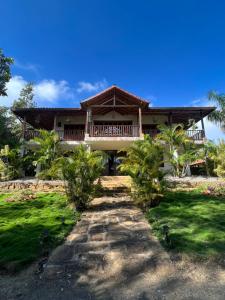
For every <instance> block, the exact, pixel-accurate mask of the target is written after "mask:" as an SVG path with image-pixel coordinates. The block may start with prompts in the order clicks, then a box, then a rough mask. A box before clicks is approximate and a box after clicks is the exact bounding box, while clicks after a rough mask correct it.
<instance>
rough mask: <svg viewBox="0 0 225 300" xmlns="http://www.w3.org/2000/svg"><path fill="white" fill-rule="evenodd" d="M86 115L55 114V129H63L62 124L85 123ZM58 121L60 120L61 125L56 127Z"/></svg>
mask: <svg viewBox="0 0 225 300" xmlns="http://www.w3.org/2000/svg"><path fill="white" fill-rule="evenodd" d="M85 121H86V116H56V128H55V129H56V130H63V129H64V125H69V124H85ZM58 122H61V127H58V126H57V125H58Z"/></svg>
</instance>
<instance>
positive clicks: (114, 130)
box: [90, 125, 139, 137]
mask: <svg viewBox="0 0 225 300" xmlns="http://www.w3.org/2000/svg"><path fill="white" fill-rule="evenodd" d="M90 136H91V137H117V136H118V137H137V136H139V126H138V125H91V126H90Z"/></svg>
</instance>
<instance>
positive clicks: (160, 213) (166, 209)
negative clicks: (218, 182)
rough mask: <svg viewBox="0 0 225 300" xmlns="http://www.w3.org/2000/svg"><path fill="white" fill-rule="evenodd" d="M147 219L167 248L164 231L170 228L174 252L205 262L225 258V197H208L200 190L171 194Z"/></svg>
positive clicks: (151, 210)
mask: <svg viewBox="0 0 225 300" xmlns="http://www.w3.org/2000/svg"><path fill="white" fill-rule="evenodd" d="M147 218H148V219H149V221H150V223H151V225H152V228H153V231H154V232H155V234H156V236H157V237H158V238H159V240H160V241H161V243H162V244H163V246H164V247H167V248H168V246H167V245H166V243H165V241H164V235H163V232H162V231H163V230H162V228H163V225H168V226H169V228H170V229H169V235H170V238H171V245H170V246H169V248H172V249H173V251H176V252H179V253H181V254H185V255H186V254H187V255H188V256H195V257H197V256H198V257H202V258H210V257H211V258H212V257H214V258H215V257H224V255H225V197H220V198H218V197H213V196H205V195H202V193H201V191H200V190H194V191H188V192H185V191H180V192H168V193H167V194H166V197H165V199H164V200H163V201H162V202H161V203H160V205H159V206H158V207H155V208H152V209H150V210H149V211H148V213H147Z"/></svg>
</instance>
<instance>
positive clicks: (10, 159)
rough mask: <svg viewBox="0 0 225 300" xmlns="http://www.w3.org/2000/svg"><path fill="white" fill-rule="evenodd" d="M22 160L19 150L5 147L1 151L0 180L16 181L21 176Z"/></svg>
mask: <svg viewBox="0 0 225 300" xmlns="http://www.w3.org/2000/svg"><path fill="white" fill-rule="evenodd" d="M21 166H22V159H21V157H20V153H19V150H18V149H10V148H9V146H7V145H6V146H5V147H4V148H3V149H1V150H0V180H10V179H16V178H18V177H19V176H20V174H21Z"/></svg>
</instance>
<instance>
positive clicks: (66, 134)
mask: <svg viewBox="0 0 225 300" xmlns="http://www.w3.org/2000/svg"><path fill="white" fill-rule="evenodd" d="M56 133H58V135H59V138H60V140H61V141H83V140H84V130H81V129H69V130H56ZM38 136H40V132H39V131H38V130H26V131H25V134H24V138H25V140H27V141H29V140H31V139H33V138H34V137H38Z"/></svg>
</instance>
